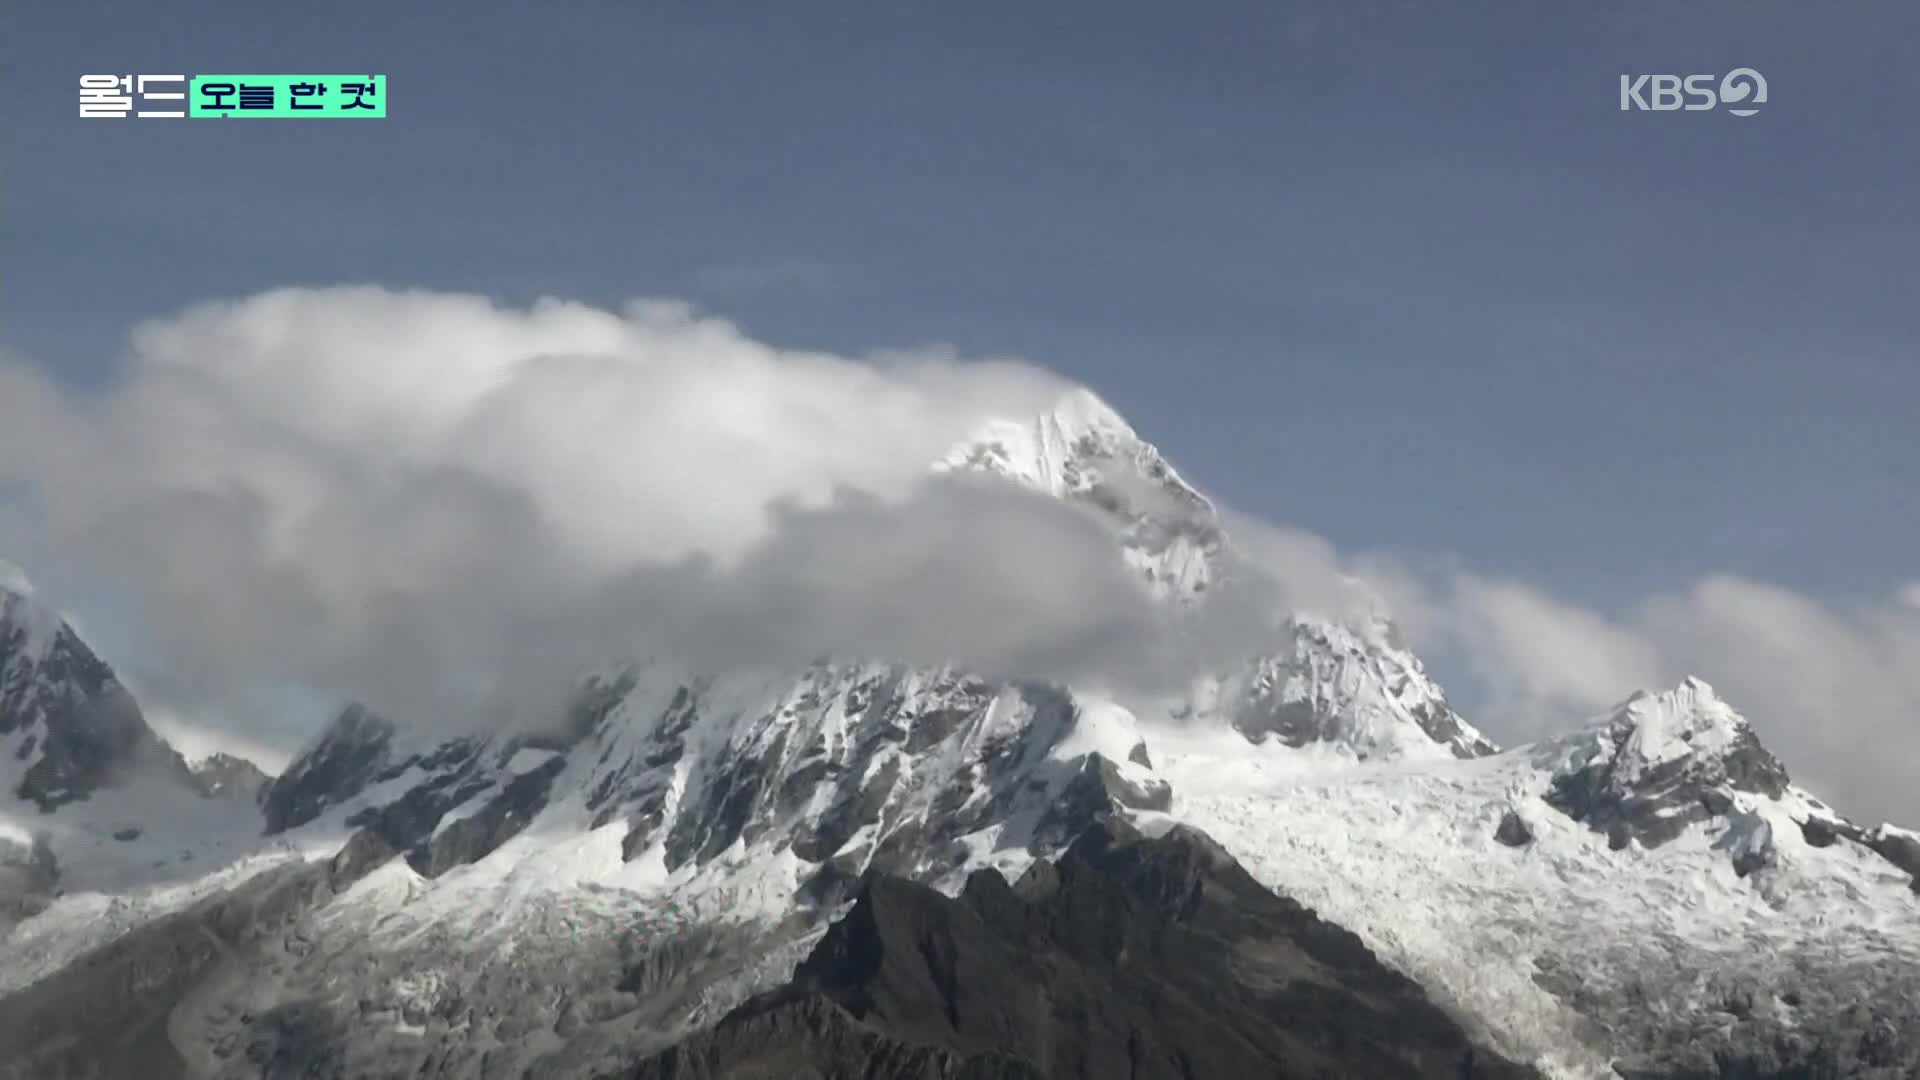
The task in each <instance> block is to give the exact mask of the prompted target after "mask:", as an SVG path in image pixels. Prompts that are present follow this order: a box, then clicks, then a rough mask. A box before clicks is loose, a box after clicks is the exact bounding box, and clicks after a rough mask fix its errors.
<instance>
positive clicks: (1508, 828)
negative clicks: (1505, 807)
mask: <svg viewBox="0 0 1920 1080" xmlns="http://www.w3.org/2000/svg"><path fill="white" fill-rule="evenodd" d="M1493 838H1494V839H1495V840H1498V841H1500V842H1501V843H1503V844H1505V845H1507V846H1508V847H1526V846H1527V845H1528V844H1531V843H1533V829H1532V828H1531V827H1530V826H1529V825H1528V824H1527V820H1526V819H1525V818H1523V817H1521V816H1520V814H1519V812H1518V811H1514V810H1509V811H1507V812H1506V813H1505V814H1503V815H1501V817H1500V827H1499V828H1497V829H1495V830H1494V832H1493Z"/></svg>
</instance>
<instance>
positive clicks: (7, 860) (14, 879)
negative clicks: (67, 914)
mask: <svg viewBox="0 0 1920 1080" xmlns="http://www.w3.org/2000/svg"><path fill="white" fill-rule="evenodd" d="M59 881H60V862H59V860H58V859H56V858H55V857H54V854H53V849H52V848H50V847H48V846H47V841H46V837H44V836H35V837H34V838H33V843H32V844H31V845H30V846H27V847H22V846H20V845H19V844H16V843H12V842H11V841H8V840H4V839H0V939H4V938H5V937H6V935H7V933H8V932H9V931H10V930H12V928H13V926H14V924H16V923H18V922H20V921H21V920H23V919H28V918H31V917H33V916H34V915H37V914H39V913H40V912H41V911H44V910H45V909H46V907H47V905H48V904H50V903H52V902H53V898H54V897H55V896H56V895H57V892H56V889H57V886H58V884H59Z"/></svg>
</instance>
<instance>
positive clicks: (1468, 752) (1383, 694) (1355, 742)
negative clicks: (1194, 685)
mask: <svg viewBox="0 0 1920 1080" xmlns="http://www.w3.org/2000/svg"><path fill="white" fill-rule="evenodd" d="M1287 632H1288V633H1289V634H1290V635H1291V637H1292V648H1291V649H1290V650H1289V651H1283V652H1280V653H1278V654H1276V655H1274V656H1272V657H1268V658H1266V659H1263V660H1260V661H1258V662H1257V663H1256V664H1255V665H1254V667H1253V669H1252V670H1251V672H1249V673H1248V674H1247V675H1246V676H1244V682H1245V685H1244V686H1242V685H1240V681H1239V680H1236V681H1235V682H1233V683H1232V684H1231V685H1232V689H1231V690H1229V691H1228V692H1229V694H1230V695H1231V696H1236V697H1239V698H1241V700H1240V701H1239V702H1238V703H1237V704H1235V705H1233V706H1232V709H1233V711H1232V714H1231V715H1230V717H1229V719H1230V720H1231V722H1232V723H1233V725H1234V727H1235V728H1237V729H1238V730H1239V731H1240V733H1241V734H1243V735H1245V736H1246V737H1247V738H1249V739H1251V740H1253V741H1256V742H1258V741H1260V740H1262V739H1265V738H1269V737H1272V738H1277V739H1279V741H1281V742H1283V743H1285V744H1286V745H1288V746H1294V747H1301V746H1307V745H1309V744H1312V743H1328V744H1332V745H1336V746H1346V747H1350V748H1352V749H1353V750H1354V751H1355V752H1356V754H1358V756H1360V757H1362V758H1366V757H1372V756H1379V755H1388V756H1391V755H1394V754H1397V753H1402V752H1404V751H1405V750H1406V749H1407V745H1408V744H1421V743H1427V744H1436V745H1438V746H1439V747H1442V748H1444V749H1445V750H1446V751H1447V752H1449V753H1451V754H1453V755H1454V756H1455V757H1462V758H1471V757H1482V756H1485V755H1487V754H1491V753H1493V752H1494V750H1495V747H1494V745H1493V743H1491V742H1489V741H1488V740H1487V739H1486V737H1485V736H1483V735H1481V734H1480V733H1479V732H1478V731H1476V730H1474V728H1473V727H1472V726H1471V725H1469V724H1468V723H1467V722H1466V721H1465V720H1464V719H1462V718H1461V716H1460V715H1459V714H1458V713H1457V712H1455V711H1454V710H1453V708H1452V706H1450V705H1448V704H1447V700H1446V697H1445V695H1444V694H1443V693H1442V692H1441V690H1440V688H1439V686H1438V685H1437V684H1435V683H1434V682H1433V680H1432V679H1430V678H1429V677H1428V676H1427V673H1426V671H1425V669H1424V668H1423V667H1422V666H1421V664H1420V661H1419V659H1418V658H1417V657H1415V656H1414V655H1413V654H1412V653H1411V652H1407V651H1406V650H1404V649H1402V648H1399V647H1397V640H1396V638H1395V632H1394V631H1393V628H1392V626H1391V624H1389V623H1386V622H1385V621H1384V620H1376V622H1375V623H1372V624H1367V625H1365V626H1363V627H1360V628H1354V627H1348V626H1342V625H1338V624H1334V623H1328V622H1324V621H1321V620H1316V619H1307V618H1298V617H1296V618H1292V619H1289V620H1288V623H1287Z"/></svg>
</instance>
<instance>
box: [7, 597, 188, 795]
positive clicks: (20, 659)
mask: <svg viewBox="0 0 1920 1080" xmlns="http://www.w3.org/2000/svg"><path fill="white" fill-rule="evenodd" d="M8 572H9V573H10V575H11V580H12V581H13V582H14V583H17V582H20V581H24V580H25V577H26V576H25V575H24V574H22V573H19V571H18V568H17V567H11V565H10V564H9V571H8ZM0 759H4V760H6V761H7V762H8V764H9V765H12V766H15V767H16V768H17V769H18V779H17V780H14V781H12V782H11V787H12V790H11V791H10V792H7V795H8V796H10V797H18V798H22V799H27V800H30V801H32V802H33V803H35V804H36V805H37V806H39V807H40V809H41V810H42V811H47V812H51V811H53V810H55V809H58V808H59V807H61V806H63V805H66V804H67V803H71V802H76V801H79V800H82V799H86V798H88V797H90V796H91V795H92V794H93V792H94V790H95V789H96V788H98V787H100V786H101V785H103V784H108V783H113V782H116V781H117V780H118V779H119V778H121V777H123V776H125V775H126V774H127V773H128V772H129V771H130V770H132V769H134V768H136V767H138V766H140V765H141V764H143V763H157V764H159V765H160V766H162V767H163V768H164V769H165V770H166V771H167V772H168V773H169V774H171V775H172V776H174V777H175V778H176V779H184V778H185V775H186V774H185V764H184V762H182V761H181V760H180V757H179V755H178V754H176V753H175V752H174V751H173V748H172V747H171V746H168V745H167V743H166V741H165V740H163V739H161V738H160V737H159V736H158V735H157V734H155V733H154V731H153V729H152V728H151V727H149V726H148V725H147V722H146V718H145V717H144V716H143V715H142V714H141V712H140V706H139V704H138V703H136V702H135V701H134V699H133V695H132V694H130V693H128V692H127V690H126V688H125V687H124V686H122V685H121V683H120V680H119V677H118V676H117V675H116V674H115V673H114V670H113V668H112V667H110V666H108V664H107V662H106V661H105V660H102V659H101V658H100V657H99V656H98V655H97V654H96V653H95V652H94V651H93V649H92V647H91V646H89V645H88V644H87V642H86V641H85V640H84V639H83V638H82V637H81V636H80V634H79V632H78V631H76V630H75V629H74V628H73V626H72V624H71V623H69V622H68V621H67V620H66V619H65V618H64V617H63V616H61V615H60V613H58V612H56V611H54V610H53V609H51V608H49V607H47V606H46V605H45V604H43V603H41V602H40V600H39V599H38V598H37V597H36V596H35V595H34V594H33V593H32V591H31V586H27V587H26V588H25V589H16V588H13V587H12V586H11V585H9V587H7V588H4V589H0ZM8 775H9V776H11V775H13V774H12V773H11V772H9V774H8Z"/></svg>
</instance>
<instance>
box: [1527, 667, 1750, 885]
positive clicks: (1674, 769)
mask: <svg viewBox="0 0 1920 1080" xmlns="http://www.w3.org/2000/svg"><path fill="white" fill-rule="evenodd" d="M1563 745H1565V746H1568V747H1570V748H1571V749H1570V752H1569V753H1568V758H1567V760H1566V761H1565V762H1564V763H1562V764H1561V766H1560V767H1559V768H1558V769H1557V770H1556V772H1555V775H1554V778H1553V782H1552V785H1551V787H1550V788H1549V790H1548V792H1547V802H1548V803H1549V804H1551V805H1552V806H1553V807H1555V808H1556V809H1558V810H1560V811H1561V812H1562V813H1565V814H1566V815H1567V816H1568V817H1571V818H1573V819H1575V820H1576V821H1581V822H1585V823H1586V824H1587V825H1588V826H1590V827H1592V828H1593V829H1595V830H1596V831H1599V832H1603V833H1605V834H1607V839H1608V844H1609V846H1611V847H1612V848H1613V849H1614V850H1621V849H1623V848H1625V847H1626V846H1627V842H1628V841H1629V840H1634V841H1638V842H1639V843H1640V844H1641V846H1643V847H1648V848H1656V847H1659V846H1660V845H1662V844H1664V843H1667V842H1668V841H1670V840H1672V839H1673V838H1674V837H1676V836H1679V835H1680V834H1681V833H1682V832H1684V831H1685V830H1686V829H1687V827H1688V826H1689V825H1692V824H1695V823H1698V822H1702V821H1708V820H1711V819H1713V818H1715V817H1720V816H1724V815H1726V814H1727V813H1729V812H1730V811H1731V809H1732V808H1733V806H1734V799H1733V793H1735V792H1746V793H1750V794H1754V795H1760V796H1763V797H1766V798H1776V799H1777V798H1779V797H1780V796H1781V795H1782V794H1783V793H1785V791H1786V789H1787V784H1788V778H1787V771H1786V768H1785V767H1784V766H1782V765H1781V764H1780V762H1779V760H1778V759H1777V758H1775V757H1774V756H1773V755H1772V754H1771V753H1768V752H1767V750H1766V748H1765V747H1763V746H1762V745H1761V744H1760V740H1759V739H1758V738H1757V737H1755V736H1754V734H1753V731H1752V729H1751V728H1750V727H1749V726H1748V725H1747V722H1746V720H1745V719H1744V718H1742V717H1741V716H1740V715H1739V714H1738V713H1736V712H1734V711H1733V710H1732V709H1731V708H1729V707H1728V706H1727V705H1726V704H1725V703H1724V702H1722V701H1720V699H1719V698H1718V697H1716V696H1715V695H1714V693H1713V688H1712V687H1710V686H1708V685H1707V684H1706V683H1704V682H1701V681H1700V680H1698V679H1689V680H1687V681H1686V682H1685V683H1683V684H1682V685H1681V686H1680V688H1679V689H1677V690H1673V691H1669V692H1667V693H1663V694H1657V695H1655V694H1636V695H1635V696H1634V697H1632V698H1629V699H1628V700H1627V701H1626V702H1625V703H1623V704H1622V705H1621V706H1620V708H1619V709H1618V710H1616V711H1615V712H1614V714H1613V716H1612V717H1611V718H1610V719H1609V720H1608V721H1606V722H1605V723H1604V724H1601V725H1599V726H1597V727H1595V728H1593V729H1591V730H1589V731H1587V732H1584V733H1582V734H1580V735H1578V736H1575V737H1574V738H1573V739H1571V740H1565V741H1563Z"/></svg>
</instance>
